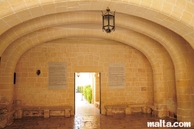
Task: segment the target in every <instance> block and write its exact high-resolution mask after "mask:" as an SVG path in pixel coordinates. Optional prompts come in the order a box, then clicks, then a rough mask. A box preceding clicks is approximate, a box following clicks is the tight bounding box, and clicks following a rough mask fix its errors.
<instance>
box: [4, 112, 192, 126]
mask: <svg viewBox="0 0 194 129" xmlns="http://www.w3.org/2000/svg"><path fill="white" fill-rule="evenodd" d="M165 120H166V121H171V122H173V120H172V119H168V118H166V119H165ZM147 121H159V118H157V117H154V116H151V115H149V114H142V113H134V114H131V115H114V116H105V115H96V116H95V115H94V116H74V117H71V118H64V117H51V118H49V119H44V118H23V119H18V120H15V122H14V123H13V124H12V125H10V126H8V127H6V128H5V129H162V128H159V127H152V128H149V127H147ZM164 129H170V128H164ZM178 129H182V128H178ZM188 129H193V128H188Z"/></svg>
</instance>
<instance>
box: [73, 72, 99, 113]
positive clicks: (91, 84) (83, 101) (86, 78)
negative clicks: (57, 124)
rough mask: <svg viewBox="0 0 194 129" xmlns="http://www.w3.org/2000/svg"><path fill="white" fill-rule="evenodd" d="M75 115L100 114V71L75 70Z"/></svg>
mask: <svg viewBox="0 0 194 129" xmlns="http://www.w3.org/2000/svg"><path fill="white" fill-rule="evenodd" d="M74 76H75V87H74V88H75V96H74V97H75V115H77V116H83V115H99V114H100V73H96V72H76V73H75V74H74Z"/></svg>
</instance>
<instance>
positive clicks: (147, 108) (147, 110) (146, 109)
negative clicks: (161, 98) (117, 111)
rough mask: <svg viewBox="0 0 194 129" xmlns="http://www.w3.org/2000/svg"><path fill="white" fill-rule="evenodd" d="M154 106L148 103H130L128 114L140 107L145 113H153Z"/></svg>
mask: <svg viewBox="0 0 194 129" xmlns="http://www.w3.org/2000/svg"><path fill="white" fill-rule="evenodd" d="M152 107H153V106H152V105H147V104H129V105H128V108H127V114H131V113H132V112H133V109H135V108H140V110H141V111H140V112H143V113H151V111H152Z"/></svg>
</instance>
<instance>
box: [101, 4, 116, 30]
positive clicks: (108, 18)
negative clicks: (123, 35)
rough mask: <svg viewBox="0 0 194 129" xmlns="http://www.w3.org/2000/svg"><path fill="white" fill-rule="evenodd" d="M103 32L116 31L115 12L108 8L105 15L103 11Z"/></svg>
mask: <svg viewBox="0 0 194 129" xmlns="http://www.w3.org/2000/svg"><path fill="white" fill-rule="evenodd" d="M102 30H103V31H106V33H111V32H112V31H115V11H114V12H111V11H110V9H109V8H108V7H107V9H106V12H105V13H104V12H103V11H102Z"/></svg>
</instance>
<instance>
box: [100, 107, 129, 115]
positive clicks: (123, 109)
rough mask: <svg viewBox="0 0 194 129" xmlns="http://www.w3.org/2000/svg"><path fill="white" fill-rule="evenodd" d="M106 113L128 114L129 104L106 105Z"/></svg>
mask: <svg viewBox="0 0 194 129" xmlns="http://www.w3.org/2000/svg"><path fill="white" fill-rule="evenodd" d="M104 107H105V109H106V115H112V114H121V113H122V114H126V108H127V105H105V106H104Z"/></svg>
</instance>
